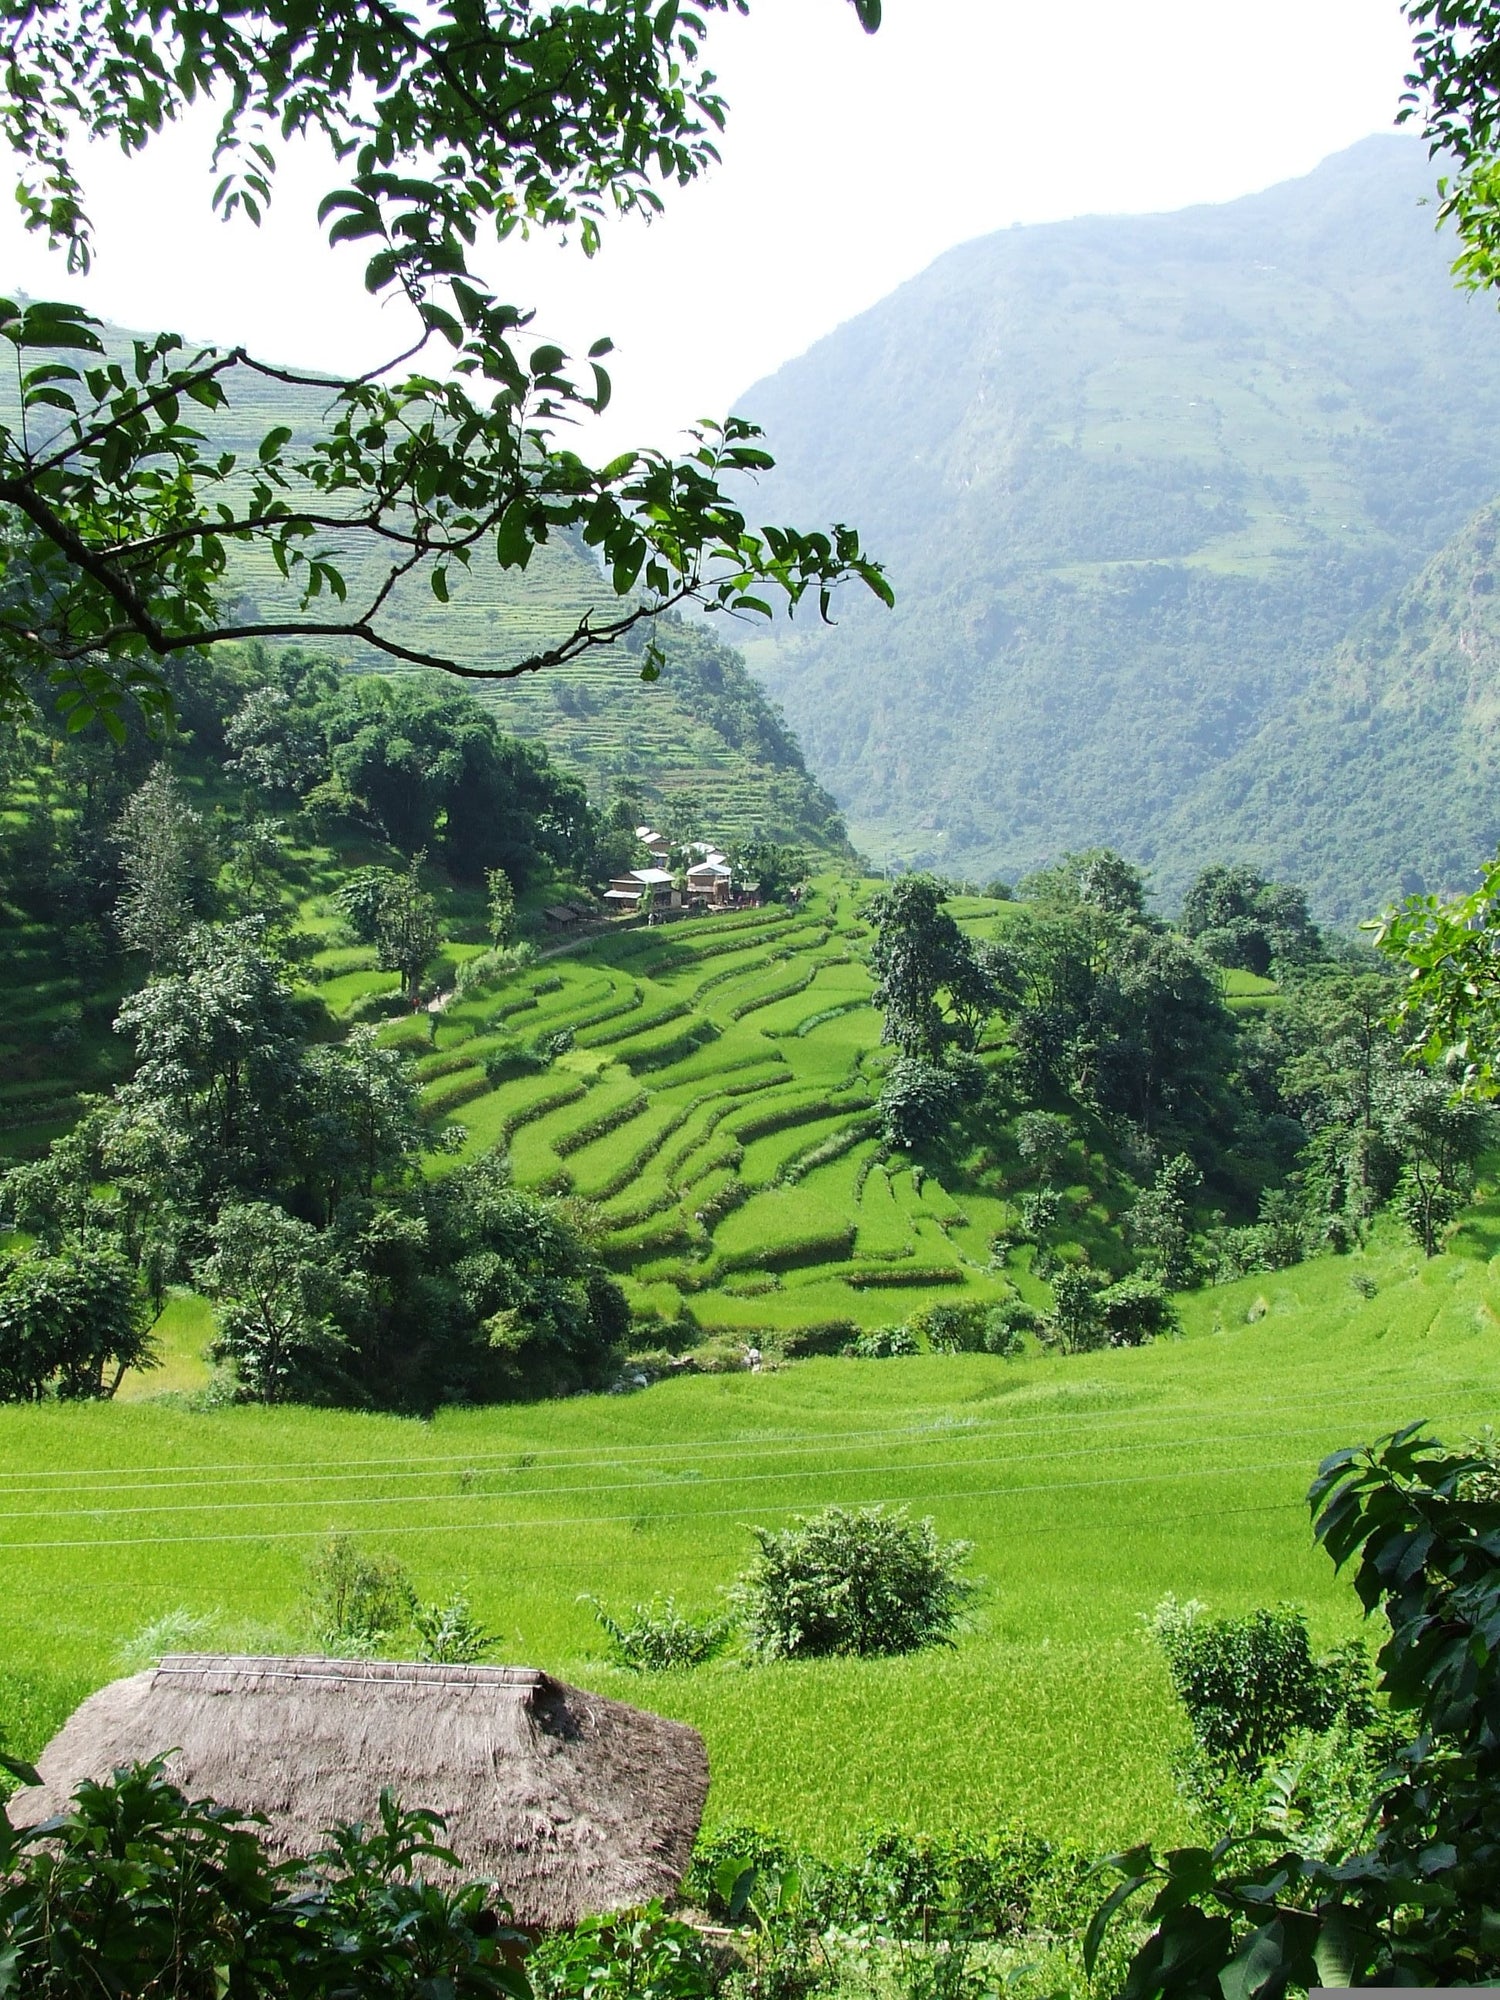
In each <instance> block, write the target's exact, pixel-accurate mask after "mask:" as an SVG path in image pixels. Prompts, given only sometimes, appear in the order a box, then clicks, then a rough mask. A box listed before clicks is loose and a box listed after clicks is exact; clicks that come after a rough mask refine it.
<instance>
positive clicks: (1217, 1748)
mask: <svg viewBox="0 0 1500 2000" xmlns="http://www.w3.org/2000/svg"><path fill="white" fill-rule="evenodd" d="M1202 1611H1203V1607H1202V1605H1201V1604H1197V1603H1188V1604H1178V1603H1177V1602H1176V1601H1175V1600H1174V1599H1173V1598H1170V1597H1168V1598H1164V1599H1163V1600H1162V1602H1161V1603H1160V1604H1159V1605H1158V1606H1157V1607H1156V1610H1155V1612H1154V1613H1153V1614H1152V1616H1151V1618H1150V1620H1149V1622H1148V1627H1147V1629H1148V1631H1149V1633H1150V1635H1151V1637H1152V1638H1153V1639H1154V1640H1155V1642H1156V1644H1157V1645H1158V1646H1159V1647H1160V1648H1161V1651H1162V1654H1163V1656H1164V1657H1165V1659H1166V1663H1167V1672H1168V1673H1169V1674H1170V1676H1171V1679H1172V1687H1173V1689H1174V1691H1175V1693H1176V1695H1177V1698H1178V1700H1179V1701H1180V1702H1181V1703H1182V1705H1183V1707H1184V1708H1185V1709H1186V1710H1187V1714H1188V1722H1189V1724H1190V1726H1191V1728H1192V1732H1193V1741H1194V1743H1195V1744H1196V1745H1197V1747H1198V1749H1199V1750H1200V1751H1201V1753H1202V1754H1203V1756H1204V1757H1205V1758H1206V1759H1207V1760H1208V1762H1209V1763H1210V1765H1213V1766H1216V1767H1218V1768H1220V1769H1234V1770H1238V1771H1240V1772H1241V1773H1243V1774H1245V1775H1247V1776H1248V1775H1252V1774H1253V1773H1255V1772H1256V1771H1257V1770H1259V1768H1260V1766H1261V1764H1262V1763H1263V1762H1264V1760H1265V1759H1266V1758H1267V1757H1268V1756H1271V1755H1273V1754H1274V1753H1275V1752H1276V1751H1278V1750H1280V1749H1281V1748H1282V1747H1283V1745H1284V1744H1285V1743H1286V1742H1287V1741H1288V1739H1289V1738H1290V1737H1291V1736H1292V1735H1294V1734H1295V1733H1296V1732H1297V1731H1298V1730H1302V1729H1313V1730H1325V1729H1330V1728H1332V1726H1333V1725H1334V1723H1336V1722H1338V1721H1340V1720H1341V1719H1342V1720H1347V1721H1348V1722H1349V1723H1351V1724H1352V1725H1353V1726H1354V1727H1356V1728H1360V1727H1364V1726H1366V1725H1367V1724H1368V1723H1370V1722H1371V1721H1372V1720H1373V1719H1374V1714H1375V1709H1374V1704H1373V1700H1372V1697H1371V1693H1370V1669H1369V1662H1368V1659H1367V1657H1366V1654H1365V1650H1364V1647H1363V1646H1362V1645H1360V1643H1359V1642H1358V1640H1355V1641H1352V1642H1351V1643H1350V1644H1348V1645H1346V1646H1342V1647H1338V1648H1336V1649H1335V1650H1334V1651H1333V1652H1331V1653H1329V1654H1326V1655H1325V1656H1324V1657H1323V1658H1322V1659H1315V1658H1314V1657H1313V1651H1312V1646H1311V1643H1310V1641H1309V1639H1308V1635H1307V1620H1306V1618H1305V1617H1304V1616H1303V1614H1302V1613H1301V1612H1300V1611H1298V1610H1296V1609H1295V1608H1294V1607H1293V1606H1291V1605H1288V1604H1280V1605H1277V1606H1275V1607H1274V1608H1265V1607H1263V1608H1262V1609H1260V1610H1258V1611H1250V1612H1246V1613H1245V1615H1244V1616H1243V1617H1240V1618H1204V1617H1203V1616H1202Z"/></svg>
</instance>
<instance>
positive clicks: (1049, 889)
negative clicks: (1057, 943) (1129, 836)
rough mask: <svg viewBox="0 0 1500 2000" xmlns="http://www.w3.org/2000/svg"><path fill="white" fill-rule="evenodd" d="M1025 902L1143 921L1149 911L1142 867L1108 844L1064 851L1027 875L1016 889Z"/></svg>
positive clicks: (1131, 920)
mask: <svg viewBox="0 0 1500 2000" xmlns="http://www.w3.org/2000/svg"><path fill="white" fill-rule="evenodd" d="M1016 893H1017V895H1018V896H1019V897H1020V898H1021V900H1022V901H1023V902H1028V903H1040V904H1042V905H1044V906H1050V907H1052V908H1053V909H1061V910H1068V909H1077V908H1078V907H1079V905H1080V904H1082V905H1087V906H1088V907H1089V908H1090V909H1094V910H1098V911H1101V912H1102V913H1103V914H1104V915H1106V916H1111V917H1123V918H1125V919H1127V920H1128V921H1130V922H1132V923H1136V922H1140V921H1141V920H1142V919H1143V918H1144V917H1145V913H1146V883H1145V878H1144V877H1143V876H1142V874H1141V871H1140V870H1139V868H1135V867H1132V865H1131V864H1130V862H1128V861H1127V860H1125V858H1124V857H1123V856H1122V855H1119V854H1116V853H1115V852H1114V850H1113V849H1112V848H1109V847H1090V848H1087V849H1086V850H1085V851H1084V852H1083V853H1081V854H1065V855H1064V856H1063V857H1062V859H1061V860H1060V861H1057V862H1054V863H1053V865H1052V866H1051V867H1050V868H1040V869H1037V870H1036V871H1035V872H1034V873H1032V874H1030V875H1027V876H1025V877H1024V878H1023V879H1022V881H1021V882H1020V884H1019V886H1018V887H1017V890H1016Z"/></svg>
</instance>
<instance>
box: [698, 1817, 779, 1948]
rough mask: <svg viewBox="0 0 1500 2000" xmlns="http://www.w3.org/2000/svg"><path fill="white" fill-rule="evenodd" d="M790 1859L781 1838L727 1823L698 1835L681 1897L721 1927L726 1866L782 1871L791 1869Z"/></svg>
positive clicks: (767, 1831) (726, 1912) (724, 1911)
mask: <svg viewBox="0 0 1500 2000" xmlns="http://www.w3.org/2000/svg"><path fill="white" fill-rule="evenodd" d="M794 1859H795V1857H794V1855H793V1852H792V1849H791V1847H790V1846H789V1845H788V1843H787V1841H786V1839H785V1838H784V1836H783V1835H781V1834H779V1833H773V1832H772V1831H771V1830H770V1829H769V1828H768V1827H761V1826H741V1825H739V1824H737V1823H736V1822H734V1821H728V1822H726V1823H725V1824H724V1825H723V1826H716V1827H715V1828H714V1829H713V1831H712V1832H711V1833H700V1834H699V1836H698V1840H697V1844H696V1845H695V1847H694V1848H693V1858H692V1861H691V1863H690V1864H689V1866H688V1872H687V1874H686V1875H685V1876H684V1877H683V1883H682V1893H683V1895H684V1896H685V1897H686V1898H687V1899H688V1901H689V1902H690V1903H692V1904H694V1905H695V1906H696V1907H697V1908H698V1909H700V1910H702V1911H704V1912H705V1914H706V1915H708V1916H710V1917H712V1918H713V1919H714V1920H715V1922H717V1923H723V1922H724V1921H725V1920H726V1919H727V1917H728V1915H729V1904H728V1902H727V1901H726V1899H725V1896H724V1891H723V1888H722V1886H721V1877H722V1876H723V1875H724V1874H725V1873H726V1870H725V1864H726V1862H731V1861H732V1862H735V1863H737V1864H738V1866H739V1867H740V1868H741V1869H745V1868H754V1869H757V1870H760V1869H766V1870H770V1869H777V1870H785V1869H788V1868H790V1867H792V1866H793V1865H794Z"/></svg>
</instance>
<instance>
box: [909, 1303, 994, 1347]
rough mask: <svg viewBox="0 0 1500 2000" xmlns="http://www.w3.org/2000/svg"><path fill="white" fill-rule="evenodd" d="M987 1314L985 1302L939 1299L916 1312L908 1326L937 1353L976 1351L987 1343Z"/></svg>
mask: <svg viewBox="0 0 1500 2000" xmlns="http://www.w3.org/2000/svg"><path fill="white" fill-rule="evenodd" d="M987 1317H988V1314H987V1312H986V1310H985V1308H984V1307H983V1306H982V1305H976V1304H974V1303H972V1302H965V1303H964V1304H962V1305H960V1304H958V1303H949V1302H948V1301H947V1300H940V1301H939V1302H938V1304H937V1305H933V1306H927V1307H926V1308H925V1309H924V1310H923V1311H921V1312H918V1313H913V1315H912V1317H911V1318H910V1319H909V1320H908V1321H907V1325H908V1326H909V1327H910V1328H911V1330H912V1332H913V1333H914V1334H915V1335H916V1336H917V1338H918V1339H919V1340H923V1339H925V1340H926V1342H927V1345H928V1347H929V1348H931V1350H932V1352H933V1353H934V1354H977V1353H978V1352H979V1350H980V1349H981V1348H982V1347H983V1346H984V1331H985V1321H986V1319H987Z"/></svg>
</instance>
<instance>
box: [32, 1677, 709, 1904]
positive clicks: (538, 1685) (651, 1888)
mask: <svg viewBox="0 0 1500 2000" xmlns="http://www.w3.org/2000/svg"><path fill="white" fill-rule="evenodd" d="M163 1751H170V1752H171V1753H172V1754H171V1756H170V1757H169V1758H168V1762H167V1771H168V1775H169V1776H170V1777H171V1778H172V1779H173V1781H174V1782H175V1783H177V1784H179V1785H181V1786H182V1788H183V1789H184V1790H185V1791H187V1792H188V1793H190V1794H191V1795H193V1796H194V1797H205V1796H206V1797H210V1798H214V1799H217V1800H219V1801H220V1803H221V1804H224V1805H231V1806H238V1807H240V1808H241V1809H243V1810H245V1811H253V1812H261V1813H264V1814H265V1815H266V1816H267V1818H268V1820H269V1822H270V1824H269V1828H268V1838H269V1840H270V1842H271V1844H272V1846H273V1847H274V1848H275V1849H276V1851H277V1852H278V1853H282V1854H308V1853H311V1852H313V1851H314V1850H315V1849H316V1848H318V1847H320V1846H322V1845H323V1844H324V1843H323V1839H322V1835H323V1832H324V1829H325V1828H327V1827H328V1826H329V1825H330V1824H331V1823H332V1822H333V1821H335V1820H369V1819H371V1818H373V1816H374V1813H375V1808H376V1804H377V1801H378V1799H379V1796H380V1791H381V1787H382V1786H385V1785H389V1786H391V1787H392V1788H393V1790H395V1791H396V1792H397V1793H398V1794H399V1795H400V1798H401V1800H402V1803H403V1804H405V1805H409V1806H429V1807H431V1808H432V1809H433V1810H435V1811H437V1812H440V1813H442V1814H443V1815H444V1816H445V1818H446V1819H447V1821H448V1840H449V1844H450V1845H451V1846H452V1848H453V1849H454V1851H455V1852H456V1853H457V1855H458V1856H459V1858H460V1861H461V1862H462V1864H463V1867H464V1871H465V1873H466V1874H469V1875H472V1876H479V1877H484V1878H488V1879H493V1880H494V1881H496V1882H498V1883H499V1885H500V1889H501V1892H502V1893H503V1894H504V1895H505V1896H506V1897H507V1898H508V1900H509V1901H510V1903H511V1905H512V1907H513V1908H514V1910H515V1913H516V1917H517V1919H518V1921H519V1922H521V1923H523V1924H528V1925H536V1926H554V1925H561V1924H570V1923H576V1922H577V1920H578V1919H579V1918H580V1917H582V1916H586V1915H588V1914H590V1913H594V1912H599V1911H604V1910H618V1909H627V1908H629V1907H630V1906H631V1905H633V1904H636V1903H643V1902H646V1901H648V1900H649V1899H650V1898H651V1897H653V1896H670V1895H671V1894H672V1893H673V1892H674V1891H675V1890H676V1888H677V1887H678V1885H679V1883H680V1882H681V1880H682V1877H683V1874H684V1872H685V1870H686V1868H687V1864H688V1860H689V1857H690V1855H691V1852H692V1845H693V1841H694V1838H695V1837H696V1835H697V1831H698V1822H699V1819H700V1818H701V1816H702V1812H703V1801H704V1798H705V1797H706V1795H707V1792H708V1758H707V1755H706V1753H705V1751H704V1748H703V1740H702V1738H701V1737H700V1736H699V1735H698V1732H697V1731H696V1730H694V1729H689V1728H687V1727H686V1725H685V1724H683V1723H680V1722H664V1721H662V1719H661V1718H660V1717H659V1716H655V1715H647V1714H645V1713H643V1712H642V1711H641V1710H640V1709H636V1708H627V1707H626V1706H625V1705H624V1703H622V1702H617V1701H606V1700H604V1699H603V1698H602V1697H601V1696H599V1695H593V1694H584V1693H582V1692H581V1691H580V1690H579V1689H577V1688H571V1687H565V1686H563V1684H562V1683H561V1682H560V1681H555V1680H552V1679H550V1678H549V1676H547V1675H546V1674H541V1673H537V1672H535V1671H534V1670H533V1669H532V1668H529V1667H470V1666H427V1665H418V1664H416V1663H413V1662H407V1661H395V1660H324V1659H311V1658H310V1659H277V1658H266V1657H247V1656H244V1655H235V1654H209V1653H186V1654H175V1655H169V1656H168V1657H167V1658H165V1659H164V1660H163V1661H162V1663H161V1665H160V1666H159V1667H156V1668H155V1669H153V1670H150V1671H148V1672H146V1673H142V1674H134V1675H132V1676H131V1677H130V1679H128V1680H120V1681H112V1682H111V1683H110V1685H109V1686H108V1687H104V1688H101V1689H100V1690H99V1691H98V1693H97V1694H93V1695H90V1696H89V1698H88V1700H87V1701H85V1702H84V1703H83V1704H82V1706H81V1707H80V1708H78V1709H77V1710H75V1712H74V1714H73V1715H72V1716H71V1717H70V1718H69V1720H68V1721H67V1722H66V1723H65V1724H64V1726H63V1728H62V1729H61V1730H60V1731H59V1732H58V1734H57V1735H56V1736H54V1737H53V1739H52V1741H51V1742H50V1743H49V1744H48V1746H47V1748H46V1749H45V1750H44V1751H43V1752H42V1755H41V1758H40V1759H39V1764H38V1768H39V1769H40V1771H41V1775H42V1779H43V1783H42V1785H41V1786H40V1787H39V1788H33V1789H27V1790H23V1791H20V1792H18V1793H17V1794H16V1795H15V1797H14V1798H13V1799H12V1800H11V1803H10V1808H9V1809H10V1813H11V1816H12V1818H13V1819H14V1820H16V1821H17V1822H19V1823H21V1824H24V1825H35V1824H36V1823H37V1822H38V1821H39V1820H42V1819H45V1818H47V1817H49V1816H50V1815H51V1814H53V1813H55V1812H59V1811H61V1810H62V1809H63V1808H64V1807H65V1806H66V1804H67V1801H68V1798H69V1796H70V1795H71V1793H72V1791H73V1788H74V1787H75V1786H76V1785H77V1784H78V1783H79V1781H80V1780H81V1779H83V1778H103V1777H106V1776H108V1774H109V1773H110V1771H112V1770H113V1769H115V1768H116V1766H118V1765H121V1764H128V1763H131V1762H134V1761H135V1760H137V1759H141V1760H144V1759H146V1758H149V1757H154V1756H159V1755H160V1754H161V1753H162V1752H163Z"/></svg>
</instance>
